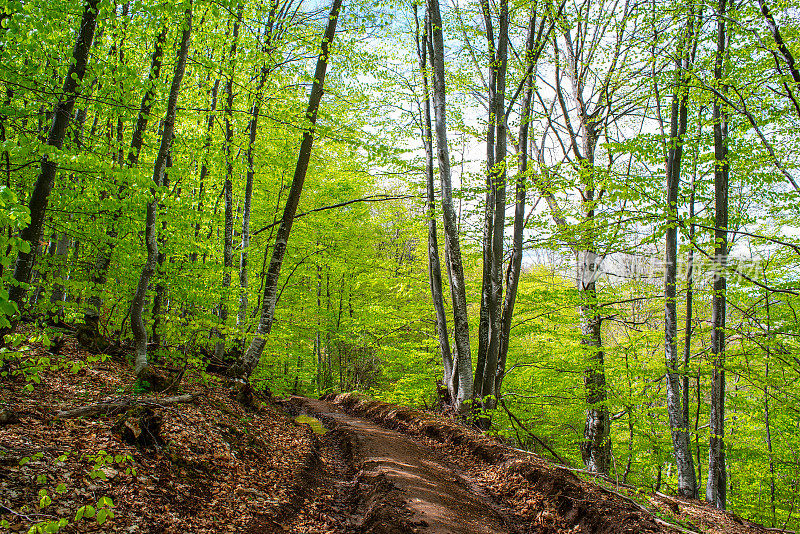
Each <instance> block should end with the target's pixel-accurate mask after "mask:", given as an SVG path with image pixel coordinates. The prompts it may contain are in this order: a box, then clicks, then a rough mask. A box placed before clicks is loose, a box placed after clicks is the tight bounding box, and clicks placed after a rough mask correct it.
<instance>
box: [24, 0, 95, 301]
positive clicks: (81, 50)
mask: <svg viewBox="0 0 800 534" xmlns="http://www.w3.org/2000/svg"><path fill="white" fill-rule="evenodd" d="M99 4H100V1H99V0H87V2H86V5H85V6H84V10H83V17H82V19H81V23H80V27H79V28H78V37H77V39H76V41H75V47H74V48H73V51H72V63H71V64H70V66H69V70H68V71H67V75H66V77H65V78H64V85H63V87H62V88H61V93H60V96H59V101H58V104H56V106H55V108H54V109H53V114H52V115H53V120H52V123H51V124H50V128H49V129H48V133H47V144H48V145H49V146H51V147H53V148H54V149H56V150H59V149H61V147H62V145H63V144H64V138H65V136H66V133H67V125H68V124H69V121H70V117H71V115H72V110H73V109H74V108H75V101H76V100H77V98H78V94H79V92H80V89H81V83H82V82H83V79H84V76H85V74H86V65H87V63H88V60H89V52H90V51H91V48H92V40H93V39H94V30H95V27H96V26H97V15H98V6H99ZM53 159H54V158H52V157H51V156H50V155H48V154H47V153H45V154H44V155H43V156H42V159H41V167H40V171H39V176H38V178H37V179H36V184H35V185H34V188H33V192H32V193H31V196H30V200H29V201H28V209H29V210H30V215H31V221H30V224H28V226H27V227H25V229H23V230H22V232H21V234H20V237H21V238H22V240H23V241H25V242H26V243H27V245H26V247H25V248H26V250H27V251H26V250H24V249H20V252H19V256H18V257H17V262H16V264H15V267H14V283H13V284H11V287H10V290H9V300H10V301H11V302H13V303H15V304H16V305H17V308H18V309H21V308H22V303H23V302H22V301H23V299H24V298H25V294H26V292H27V284H28V283H29V282H30V280H31V271H32V270H33V263H34V262H35V261H36V255H37V252H38V250H39V240H40V239H41V237H42V227H43V224H44V218H45V212H46V211H47V204H48V201H49V199H50V191H51V190H52V189H53V182H54V181H55V179H56V171H57V169H58V165H57V163H56V161H53Z"/></svg>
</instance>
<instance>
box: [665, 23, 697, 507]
mask: <svg viewBox="0 0 800 534" xmlns="http://www.w3.org/2000/svg"><path fill="white" fill-rule="evenodd" d="M688 17H689V18H688V21H687V24H686V34H685V35H683V36H681V39H680V41H679V43H678V55H677V58H676V68H675V93H674V95H673V97H672V106H671V108H672V109H671V118H670V136H669V144H670V146H669V150H668V154H667V169H666V171H667V208H666V211H667V213H666V215H667V217H666V223H667V231H666V245H665V257H664V263H665V272H664V354H665V360H666V368H667V369H666V375H667V413H668V415H669V425H670V430H671V434H672V446H673V450H674V453H675V464H676V465H677V468H678V473H677V474H678V494H679V495H681V496H682V497H687V498H696V497H697V479H696V477H695V470H694V461H693V459H692V453H691V450H690V448H689V446H690V441H689V440H690V435H689V421H688V418H686V417H685V414H686V410H685V409H684V406H683V398H684V397H683V396H682V395H681V380H680V375H679V373H678V307H677V295H676V286H677V280H678V190H679V189H680V182H681V158H682V156H683V142H684V138H685V136H686V122H687V105H686V103H687V100H688V98H689V87H688V79H687V74H686V73H687V70H688V69H689V67H690V57H689V49H690V46H691V44H690V43H691V41H692V34H693V32H694V29H693V24H694V15H693V14H692V13H691V11H690V13H689V15H688Z"/></svg>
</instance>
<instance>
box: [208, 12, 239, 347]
mask: <svg viewBox="0 0 800 534" xmlns="http://www.w3.org/2000/svg"><path fill="white" fill-rule="evenodd" d="M241 20H242V4H241V3H239V6H238V8H237V9H236V19H235V20H234V22H233V36H232V39H233V41H232V43H231V50H230V54H229V55H228V61H229V63H230V73H229V74H228V79H227V81H226V83H225V111H224V120H225V144H224V148H223V151H224V152H225V185H224V187H223V190H222V192H223V196H224V197H225V232H224V237H223V239H224V243H223V247H222V262H223V267H222V295H221V298H220V303H219V324H220V330H219V333H218V335H219V340H218V341H217V344H216V346H215V347H214V358H215V359H216V360H217V361H222V360H223V359H224V356H225V324H226V323H227V321H228V293H229V290H230V287H231V270H232V269H233V151H232V149H231V145H232V143H233V78H234V76H235V75H236V49H237V45H238V44H239V24H240V23H241Z"/></svg>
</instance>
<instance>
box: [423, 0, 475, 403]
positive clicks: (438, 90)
mask: <svg viewBox="0 0 800 534" xmlns="http://www.w3.org/2000/svg"><path fill="white" fill-rule="evenodd" d="M427 4H428V17H429V20H430V23H431V45H432V46H431V48H432V51H433V57H432V59H431V66H432V67H433V110H434V116H435V117H436V128H435V130H436V154H437V158H438V161H439V176H440V182H441V189H442V214H443V219H444V235H445V258H446V261H447V263H448V273H449V275H450V295H451V296H452V299H453V329H454V338H455V352H456V354H455V357H454V363H453V367H454V369H455V372H454V373H453V379H452V380H451V383H450V384H448V389H450V391H451V398H452V399H453V402H454V408H455V409H456V411H458V412H462V411H463V410H464V409H466V404H465V402H466V401H467V400H468V399H471V398H472V387H473V377H472V356H471V354H472V353H471V352H470V348H469V321H468V318H467V297H466V290H465V287H464V267H463V265H462V263H461V245H460V243H459V238H458V225H457V221H456V212H455V209H454V207H453V186H452V183H451V177H450V151H449V149H448V146H447V119H446V114H445V110H446V102H445V80H444V37H443V35H442V16H441V13H440V12H439V0H428V1H427Z"/></svg>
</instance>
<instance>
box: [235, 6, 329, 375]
mask: <svg viewBox="0 0 800 534" xmlns="http://www.w3.org/2000/svg"><path fill="white" fill-rule="evenodd" d="M341 6H342V0H333V4H332V6H331V12H330V15H329V17H328V24H327V26H326V28H325V33H324V35H323V38H322V44H321V48H322V50H321V52H320V55H319V58H318V60H317V67H316V69H315V71H314V81H313V84H312V86H311V94H310V96H309V101H308V108H307V109H306V113H305V118H306V120H308V123H307V125H306V126H305V127H304V129H303V140H302V141H301V143H300V153H299V155H298V157H297V165H296V166H295V171H294V178H293V179H292V188H291V190H290V191H289V196H288V197H287V199H286V205H285V206H284V209H283V217H282V218H281V223H280V226H279V227H278V232H277V234H276V236H275V245H274V247H273V249H272V258H271V259H270V262H269V269H268V271H267V275H266V281H265V283H264V297H263V302H262V311H261V318H260V320H259V322H258V328H257V329H256V334H255V336H254V337H253V340H252V341H251V342H250V345H249V346H248V347H247V350H246V351H245V353H244V354H243V355H242V357H241V358H239V360H238V361H237V362H236V365H235V366H234V368H233V373H234V374H237V375H240V376H243V377H245V378H249V377H250V375H251V374H252V373H253V370H254V369H255V368H256V366H257V365H258V361H259V359H260V357H261V352H262V351H263V350H264V345H265V343H266V341H265V339H264V336H266V335H267V334H269V332H270V330H271V329H272V322H273V320H274V318H275V306H276V304H277V300H278V292H277V289H278V277H279V276H280V272H281V265H282V264H283V258H284V255H285V254H286V245H287V242H288V240H289V234H290V233H291V231H292V224H293V222H294V216H295V214H296V213H297V206H298V204H299V203H300V194H301V193H302V191H303V182H304V181H305V178H306V172H307V171H308V162H309V159H310V158H311V147H312V145H313V143H314V128H315V126H316V123H317V114H318V112H319V103H320V101H321V100H322V92H323V85H324V82H325V73H326V72H327V70H328V60H329V50H330V44H331V42H333V37H334V34H335V33H336V22H337V21H338V19H339V10H340V8H341Z"/></svg>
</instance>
